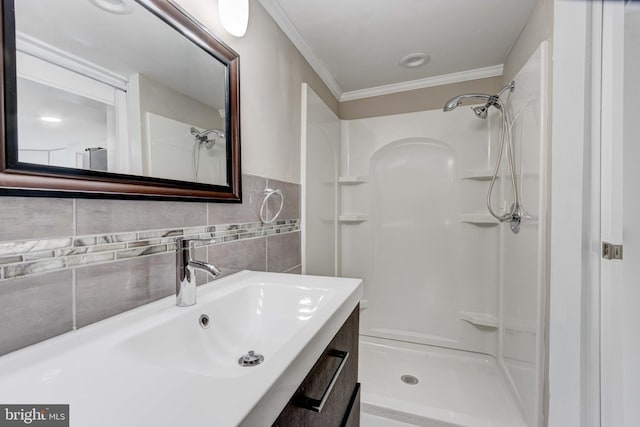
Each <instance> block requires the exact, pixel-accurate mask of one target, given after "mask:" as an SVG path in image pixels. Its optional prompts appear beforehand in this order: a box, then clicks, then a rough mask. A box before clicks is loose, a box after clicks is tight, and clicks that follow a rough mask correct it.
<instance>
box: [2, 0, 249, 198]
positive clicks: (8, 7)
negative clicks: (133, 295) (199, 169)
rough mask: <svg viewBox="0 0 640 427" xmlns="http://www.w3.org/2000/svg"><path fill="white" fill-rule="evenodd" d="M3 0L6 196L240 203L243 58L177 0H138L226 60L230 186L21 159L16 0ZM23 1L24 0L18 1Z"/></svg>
mask: <svg viewBox="0 0 640 427" xmlns="http://www.w3.org/2000/svg"><path fill="white" fill-rule="evenodd" d="M0 1H1V2H2V11H1V13H2V20H0V25H1V27H0V32H1V34H2V45H1V47H2V51H3V63H2V66H1V67H0V68H1V69H0V101H1V102H0V131H1V132H2V135H3V137H4V141H3V143H2V144H0V195H13V196H41V197H79V198H109V199H149V200H179V201H201V202H204V201H213V202H230V203H239V202H241V201H242V196H241V165H240V78H239V77H240V69H239V57H238V54H236V53H235V52H234V51H233V50H232V49H231V48H229V47H228V46H226V45H225V44H224V43H223V42H221V41H220V40H218V39H217V38H216V37H215V36H214V35H213V34H211V32H209V30H207V29H206V28H205V27H204V26H202V25H201V24H200V23H198V22H197V21H196V20H195V19H193V18H192V17H190V16H189V15H188V14H186V13H185V12H184V11H183V10H182V9H181V8H179V7H178V6H176V5H175V4H173V3H172V1H171V0H136V2H137V3H139V4H140V5H142V6H143V7H145V8H146V9H148V10H149V11H150V12H151V13H153V14H155V15H156V16H157V17H159V18H160V19H162V20H163V21H164V22H165V23H166V24H167V25H169V26H171V27H172V28H174V29H175V30H176V31H178V32H179V33H180V34H182V35H183V36H184V37H186V38H188V39H189V40H191V41H192V42H193V43H195V44H196V45H197V46H199V47H200V48H202V49H204V50H205V51H206V52H208V53H209V54H210V55H212V56H213V57H214V58H216V59H218V60H219V61H220V62H222V63H223V64H224V65H225V66H226V69H227V72H226V117H225V121H226V133H227V135H226V146H227V153H230V155H228V156H227V182H228V183H229V184H228V185H226V186H221V185H209V184H201V183H194V182H186V181H174V180H169V179H161V178H152V177H144V176H137V175H126V174H116V173H110V172H100V171H92V170H84V169H72V168H65V167H57V166H46V165H36V164H30V163H20V162H18V161H17V160H18V135H17V126H18V120H17V92H16V40H15V17H14V0H0ZM18 1H19V0H18Z"/></svg>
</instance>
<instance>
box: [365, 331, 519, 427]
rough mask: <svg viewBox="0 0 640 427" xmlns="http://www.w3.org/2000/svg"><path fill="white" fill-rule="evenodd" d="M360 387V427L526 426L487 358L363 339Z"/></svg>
mask: <svg viewBox="0 0 640 427" xmlns="http://www.w3.org/2000/svg"><path fill="white" fill-rule="evenodd" d="M403 376H405V377H404V381H403V379H402V378H403ZM415 380H417V383H416V381H415ZM360 382H361V383H362V427H386V426H389V427H391V426H394V427H395V426H398V427H400V426H421V427H453V426H455V427H459V426H464V427H480V426H481V427H526V425H527V424H526V422H525V420H524V416H523V414H522V413H521V411H520V409H519V406H518V404H517V403H516V401H515V399H514V397H513V396H512V394H511V392H510V390H509V388H508V387H507V384H506V383H505V381H504V379H503V377H502V374H501V373H500V371H499V369H498V366H497V363H496V361H495V359H494V358H493V357H491V356H486V355H481V354H476V353H470V352H465V351H459V350H451V349H444V348H439V347H431V346H426V345H419V344H411V343H405V342H400V341H392V340H385V339H380V338H373V337H365V336H361V337H360Z"/></svg>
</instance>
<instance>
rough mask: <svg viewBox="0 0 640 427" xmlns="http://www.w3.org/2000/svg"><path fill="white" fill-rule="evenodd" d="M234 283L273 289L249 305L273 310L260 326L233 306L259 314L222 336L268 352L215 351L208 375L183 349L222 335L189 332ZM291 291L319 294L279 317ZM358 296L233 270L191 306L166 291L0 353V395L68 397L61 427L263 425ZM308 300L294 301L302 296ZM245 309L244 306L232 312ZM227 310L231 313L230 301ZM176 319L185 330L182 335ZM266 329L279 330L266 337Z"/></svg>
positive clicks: (341, 282) (31, 400)
mask: <svg viewBox="0 0 640 427" xmlns="http://www.w3.org/2000/svg"><path fill="white" fill-rule="evenodd" d="M283 285H285V286H284V287H283ZM285 287H286V289H285ZM277 288H280V289H285V290H284V292H288V294H289V295H290V296H289V299H287V298H280V295H281V293H280V292H282V290H275V289H277ZM239 289H240V290H241V289H259V290H263V291H264V292H263V293H266V292H271V290H273V292H272V293H273V294H274V295H275V296H276V297H277V298H272V299H271V300H270V299H268V298H265V299H264V300H260V307H259V308H258V310H257V312H258V316H265V314H263V313H262V310H263V309H264V310H265V311H266V309H267V308H269V310H270V311H269V313H270V316H272V318H270V319H268V320H269V325H265V326H269V327H271V328H272V329H270V330H266V331H261V330H259V329H260V327H259V326H260V321H259V320H260V319H261V317H256V316H255V315H254V313H253V312H252V313H249V314H247V313H244V312H242V313H240V314H238V318H239V319H246V318H247V316H253V317H254V318H255V319H258V320H255V319H254V320H253V322H252V323H247V324H246V326H245V325H244V324H241V326H243V327H244V328H245V329H252V330H251V331H250V333H246V334H240V335H243V336H242V337H241V339H242V342H238V343H235V342H229V344H228V347H229V348H234V346H243V345H244V346H245V347H246V346H247V345H248V344H247V345H245V343H249V342H251V340H252V339H255V340H257V341H256V342H263V346H265V348H267V350H268V351H266V352H264V356H265V361H264V362H263V363H262V364H261V365H258V366H254V367H248V368H247V367H240V366H239V365H237V359H238V358H239V357H240V356H241V355H242V353H241V354H235V353H229V351H228V348H227V349H226V350H227V351H226V352H225V351H222V349H221V350H220V353H221V354H223V355H224V360H221V361H219V363H218V365H219V366H218V368H217V370H215V369H214V370H212V373H208V372H207V371H206V370H205V368H203V366H205V367H206V365H203V364H202V360H200V359H203V357H202V355H201V354H194V352H193V351H192V350H194V349H196V348H199V347H198V346H200V347H202V348H204V349H205V350H207V349H208V350H209V352H215V351H216V347H215V345H220V343H221V342H222V341H220V338H219V337H218V338H216V340H217V341H216V340H213V339H209V338H208V337H207V336H205V338H198V336H204V335H203V334H207V332H203V331H205V330H203V329H202V328H201V327H200V326H199V325H198V323H197V320H198V318H199V316H200V314H202V313H206V314H208V315H210V316H211V318H212V321H213V322H214V324H215V322H216V311H211V307H221V306H216V305H215V304H220V303H221V302H223V303H226V302H227V301H230V302H229V304H234V303H237V302H234V300H232V299H228V296H229V295H233V294H234V293H237V292H238V290H239ZM292 289H295V292H298V294H299V295H302V296H304V295H306V294H312V293H313V294H315V295H317V294H318V292H322V293H324V294H323V295H324V296H323V297H322V298H320V299H319V300H320V303H318V304H316V305H315V306H314V307H313V310H307V311H313V312H310V313H308V314H309V315H308V316H307V315H305V316H301V315H300V314H299V313H298V315H297V316H296V318H291V319H289V318H287V317H286V316H287V313H289V312H291V310H288V309H287V310H284V311H285V313H284V314H282V315H279V314H278V313H280V312H282V311H283V310H281V308H282V307H279V306H278V302H277V301H278V300H281V301H287V304H289V300H290V299H291V298H294V297H296V296H297V295H298V294H293V293H292V292H294V291H292ZM258 292H261V291H258ZM245 293H246V292H245ZM253 293H255V292H253ZM247 295H248V296H247V298H249V297H251V295H252V294H250V293H247ZM282 295H284V294H282ZM361 297H362V281H361V280H359V279H343V278H334V277H319V276H302V275H290V274H282V273H263V272H252V271H242V272H240V273H236V274H233V275H230V276H227V277H225V278H222V279H219V280H216V281H214V282H210V283H207V284H205V285H202V286H199V287H198V303H197V304H196V305H195V306H192V307H186V308H185V307H176V306H175V296H174V295H172V296H169V297H166V298H163V299H161V300H159V301H156V302H153V303H151V304H147V305H145V306H142V307H139V308H137V309H134V310H131V311H128V312H125V313H122V314H120V315H117V316H114V317H112V318H109V319H106V320H103V321H101V322H98V323H95V324H93V325H90V326H87V327H84V328H82V329H79V330H76V331H72V332H68V333H66V334H63V335H61V336H58V337H55V338H52V339H49V340H47V341H44V342H41V343H38V344H35V345H33V346H30V347H27V348H24V349H22V350H18V351H16V352H13V353H10V354H7V355H5V356H3V357H0V402H1V403H3V404H11V403H16V404H18V403H19V404H58V403H59V404H70V423H71V424H70V425H71V426H75V427H84V426H91V427H100V426H105V427H106V426H109V427H111V426H114V425H118V426H136V427H139V426H144V425H154V426H172V427H173V426H176V425H185V426H191V427H196V426H217V427H223V426H237V425H242V426H266V425H270V424H271V423H272V422H273V421H275V419H276V418H277V417H278V415H279V414H280V412H281V410H282V408H283V407H284V406H285V405H286V404H287V402H288V400H289V399H290V397H291V396H292V394H293V393H294V392H295V390H296V389H297V387H298V386H299V384H300V383H301V382H302V380H303V379H304V377H305V376H306V374H307V372H308V371H309V370H310V369H311V367H312V366H313V364H314V363H315V361H316V360H317V358H318V357H319V356H320V354H321V353H322V352H323V351H324V349H325V348H326V346H327V345H328V344H329V342H330V341H331V339H332V338H333V336H334V335H335V333H336V332H337V331H338V330H339V328H340V327H341V326H342V324H343V323H344V321H345V320H346V319H347V318H348V316H349V314H351V312H352V311H353V309H354V308H355V306H356V305H357V304H358V302H359V300H360V299H361ZM225 298H227V299H225ZM307 299H308V298H306V297H304V298H301V299H300V302H301V303H302V302H303V301H304V302H305V304H307V303H308V301H307ZM236 300H238V298H236ZM316 300H317V299H316ZM265 301H266V303H265ZM263 305H264V307H263ZM269 305H272V306H273V308H271V307H267V306H269ZM227 308H229V307H227ZM247 308H252V307H244V306H242V307H240V306H238V307H237V310H240V311H242V310H245V311H246V309H247ZM289 308H290V307H289ZM230 309H232V311H230V313H234V312H235V311H236V307H234V306H231V307H230ZM253 311H255V310H253ZM299 311H300V312H302V308H300V309H299ZM289 314H290V313H289ZM240 316H242V317H240ZM191 318H193V322H191V321H190V320H189V319H191ZM176 325H178V326H176ZM180 325H185V326H184V327H185V328H189V330H188V331H187V332H185V333H184V337H185V338H184V339H183V337H182V335H183V334H182V333H181V330H180V327H182V326H180ZM187 325H188V326H187ZM191 328H193V329H191ZM174 329H177V331H176V330H174ZM253 329H256V330H253ZM172 334H174V335H172ZM176 334H179V335H176ZM196 334H200V335H196ZM271 335H277V336H278V337H277V339H276V338H274V339H273V340H270V339H269V337H270V336H271ZM223 338H224V339H227V340H231V341H233V337H223ZM258 338H259V339H258ZM203 339H204V340H209V341H206V342H205V341H202V340H203ZM212 340H213V341H212ZM239 340H240V338H239ZM278 340H280V341H278ZM173 341H175V344H174V343H173ZM194 341H202V342H198V343H195V344H194ZM270 341H271V343H270ZM140 342H142V343H144V344H143V345H140ZM212 343H213V344H212ZM269 343H270V346H269ZM274 343H275V344H274ZM136 346H137V347H140V348H137V347H136ZM238 348H241V347H238ZM242 348H244V347H242ZM249 349H253V348H248V349H247V350H249ZM255 350H256V352H261V350H260V348H255ZM181 351H182V353H181ZM227 353H229V354H233V356H228V357H227ZM191 356H193V357H191ZM218 358H219V359H220V358H221V356H220V355H218ZM230 358H231V359H232V360H227V359H230ZM174 359H175V360H174ZM198 363H199V365H198Z"/></svg>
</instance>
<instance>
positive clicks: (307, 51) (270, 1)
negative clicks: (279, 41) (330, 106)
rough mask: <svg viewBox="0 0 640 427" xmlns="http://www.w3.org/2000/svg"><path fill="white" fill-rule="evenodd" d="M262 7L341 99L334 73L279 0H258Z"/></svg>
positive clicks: (338, 98)
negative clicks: (303, 36)
mask: <svg viewBox="0 0 640 427" xmlns="http://www.w3.org/2000/svg"><path fill="white" fill-rule="evenodd" d="M258 1H259V2H260V4H261V5H262V7H264V8H265V10H266V11H267V13H268V14H269V15H271V17H272V18H273V20H274V21H275V22H276V24H278V26H279V27H280V29H281V30H282V32H284V33H285V35H286V36H287V37H288V38H289V40H291V42H292V43H293V45H294V46H295V47H296V48H297V49H298V50H299V51H300V53H301V54H302V56H304V58H305V59H306V60H307V62H308V63H309V65H311V68H313V70H314V71H315V72H316V73H317V74H318V76H319V77H320V79H322V81H323V82H324V84H326V85H327V87H328V88H329V90H330V91H331V93H332V94H333V96H335V97H336V99H337V100H338V101H339V100H340V98H341V97H342V89H340V85H338V83H337V82H336V80H335V79H334V78H333V75H332V74H331V73H330V72H329V70H328V69H327V67H326V66H325V65H324V63H323V62H322V61H321V60H320V59H319V58H318V57H317V56H316V55H315V53H313V50H311V48H310V47H309V45H308V44H307V43H306V42H305V41H304V39H303V38H302V35H300V33H299V32H298V29H297V28H296V26H295V25H293V23H292V22H291V20H290V19H289V17H288V16H287V14H286V13H285V12H284V10H282V7H281V6H280V4H279V3H278V1H277V0H258Z"/></svg>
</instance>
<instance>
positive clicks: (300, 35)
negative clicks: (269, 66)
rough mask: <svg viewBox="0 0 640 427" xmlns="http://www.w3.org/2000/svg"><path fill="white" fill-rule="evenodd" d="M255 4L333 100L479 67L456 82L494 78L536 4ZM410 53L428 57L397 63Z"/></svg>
mask: <svg viewBox="0 0 640 427" xmlns="http://www.w3.org/2000/svg"><path fill="white" fill-rule="evenodd" d="M260 2H261V3H262V5H263V6H264V7H265V9H267V11H268V12H269V13H270V14H271V15H272V16H273V17H274V19H275V20H276V22H278V24H279V25H280V27H281V28H282V29H283V30H284V31H285V33H287V35H288V36H289V37H290V38H291V39H292V40H293V42H294V43H295V44H296V46H297V47H298V48H299V49H300V50H301V51H302V53H303V54H304V55H305V57H306V58H307V60H308V61H309V62H310V63H311V65H312V66H313V67H314V68H315V69H316V71H317V72H318V73H319V74H320V75H321V77H322V78H323V80H325V83H327V85H328V86H329V87H330V88H331V89H332V91H333V92H334V94H336V95H338V96H341V95H342V94H343V93H347V95H348V93H349V92H353V91H362V90H363V89H369V88H375V87H380V86H383V87H384V86H388V85H396V86H398V84H401V83H403V82H408V81H414V80H422V79H430V78H433V77H437V76H443V75H450V74H453V73H461V72H467V71H469V70H478V69H480V70H479V71H478V72H477V73H463V74H462V76H460V78H459V80H464V79H465V77H464V76H468V78H472V77H471V76H478V77H482V76H483V75H484V76H489V75H499V74H500V73H501V68H500V66H501V65H502V64H503V63H504V61H505V58H506V57H507V55H508V53H509V51H510V49H511V47H512V46H513V43H514V42H515V40H516V39H517V37H518V35H519V34H520V31H521V30H522V28H523V26H524V24H525V23H526V21H527V19H528V17H529V15H530V14H531V11H532V10H533V8H534V6H535V4H536V2H537V0H305V1H300V0H260ZM287 21H288V22H287ZM296 33H297V34H296ZM296 38H297V39H298V40H296ZM414 52H423V53H426V54H429V55H431V62H429V63H428V64H427V65H425V66H422V67H419V68H414V69H407V68H403V67H400V66H399V65H398V61H399V60H400V59H401V58H402V57H404V56H405V55H407V54H409V53H414ZM468 78H467V79H468ZM331 80H333V81H331ZM427 85H428V84H427ZM425 86H426V85H425ZM391 91H393V90H391ZM347 98H348V96H347ZM343 99H344V97H343Z"/></svg>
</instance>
